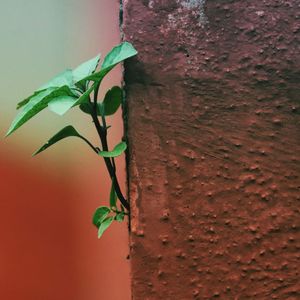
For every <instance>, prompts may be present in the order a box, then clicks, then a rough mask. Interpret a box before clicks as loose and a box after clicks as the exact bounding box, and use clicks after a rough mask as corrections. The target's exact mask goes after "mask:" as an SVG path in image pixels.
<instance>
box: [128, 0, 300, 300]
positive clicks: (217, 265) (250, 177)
mask: <svg viewBox="0 0 300 300" xmlns="http://www.w3.org/2000/svg"><path fill="white" fill-rule="evenodd" d="M299 18H300V9H299V1H298V0H287V1H276V0H265V1H262V0H251V1H247V0H245V1H225V0H224V1H213V0H211V1H196V0H194V1H192V0H190V1H188V0H186V1H179V0H178V1H171V0H158V1H147V0H144V1H142V0H125V1H124V23H123V25H124V33H125V38H126V39H127V40H129V41H131V42H133V44H134V45H135V46H136V48H137V49H138V51H139V56H138V59H137V60H133V61H131V63H127V65H126V67H127V68H126V74H125V75H126V77H125V79H126V83H127V100H128V102H127V103H128V105H127V108H128V111H127V118H128V122H127V123H128V124H127V126H128V138H129V145H130V153H129V161H130V163H129V188H130V190H129V192H130V198H131V203H132V223H131V226H132V234H131V261H132V277H133V279H132V280H133V283H132V284H133V298H134V299H135V300H140V299H178V300H181V299H193V298H195V299H214V298H218V297H219V298H220V299H299V297H300V283H299V278H300V276H299V265H300V262H299V259H300V254H299V253H300V252H299V250H300V243H299V237H300V235H299V228H300V222H299V221H300V218H299V200H300V191H299V185H300V182H299V173H300V164H299V151H300V133H299V129H300V126H299V125H300V117H299V88H300V84H299V82H300V71H299V70H300V69H299V66H300V61H299V33H300V23H299Z"/></svg>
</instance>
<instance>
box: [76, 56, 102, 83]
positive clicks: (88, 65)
mask: <svg viewBox="0 0 300 300" xmlns="http://www.w3.org/2000/svg"><path fill="white" fill-rule="evenodd" d="M99 60H100V54H99V55H97V56H96V57H94V58H92V59H90V60H88V61H86V62H84V63H82V64H81V65H80V66H78V67H77V68H76V69H74V70H73V80H74V82H75V84H76V85H79V86H80V87H83V86H84V84H85V81H84V80H83V81H82V79H84V78H85V77H87V76H89V75H91V74H92V73H93V72H95V70H96V68H97V66H98V63H99Z"/></svg>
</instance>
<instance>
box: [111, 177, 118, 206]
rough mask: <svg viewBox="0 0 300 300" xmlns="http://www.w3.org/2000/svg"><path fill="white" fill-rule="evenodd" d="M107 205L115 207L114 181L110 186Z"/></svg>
mask: <svg viewBox="0 0 300 300" xmlns="http://www.w3.org/2000/svg"><path fill="white" fill-rule="evenodd" d="M109 205H110V207H114V208H116V207H117V194H116V191H115V188H114V180H113V182H112V184H111V189H110V196H109Z"/></svg>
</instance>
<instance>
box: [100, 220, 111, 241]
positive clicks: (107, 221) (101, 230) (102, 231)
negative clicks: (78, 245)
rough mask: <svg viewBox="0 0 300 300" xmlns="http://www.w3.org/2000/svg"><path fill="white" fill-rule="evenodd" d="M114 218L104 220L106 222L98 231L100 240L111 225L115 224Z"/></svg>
mask: <svg viewBox="0 0 300 300" xmlns="http://www.w3.org/2000/svg"><path fill="white" fill-rule="evenodd" d="M113 220H114V217H108V218H106V219H104V221H103V222H102V223H101V224H100V226H99V229H98V239H100V238H101V236H102V235H103V233H104V231H105V230H106V229H107V228H108V227H109V226H110V224H111V223H112V222H113Z"/></svg>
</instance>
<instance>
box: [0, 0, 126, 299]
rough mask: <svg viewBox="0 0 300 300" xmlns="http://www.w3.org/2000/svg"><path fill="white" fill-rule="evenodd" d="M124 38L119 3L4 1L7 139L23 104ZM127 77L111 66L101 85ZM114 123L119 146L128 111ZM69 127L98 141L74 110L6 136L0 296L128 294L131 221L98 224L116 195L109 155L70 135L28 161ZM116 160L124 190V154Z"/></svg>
mask: <svg viewBox="0 0 300 300" xmlns="http://www.w3.org/2000/svg"><path fill="white" fill-rule="evenodd" d="M119 40H120V33H119V1H112V0H100V1H96V0H85V1H80V0H51V1H48V0H47V1H46V0H30V1H23V0H9V1H8V0H7V1H5V0H4V1H1V10H0V43H1V50H0V65H1V74H0V78H1V83H0V86H1V95H0V104H1V113H0V115H1V117H0V136H1V137H3V136H4V135H5V132H6V130H7V129H8V127H9V125H10V122H11V121H12V120H13V118H14V117H15V115H16V110H15V107H16V103H17V102H19V101H20V100H22V99H24V98H25V97H27V96H28V95H29V94H30V93H31V92H32V91H33V90H34V89H36V88H38V87H39V86H41V85H42V84H43V83H45V82H46V81H48V80H49V79H50V78H51V77H53V76H54V75H56V74H57V73H59V72H61V71H63V70H64V69H66V68H67V67H71V68H73V67H76V66H77V65H78V64H79V63H81V62H83V61H85V60H87V59H89V58H91V57H94V56H96V54H97V53H99V52H101V53H102V54H103V55H104V54H105V53H107V52H108V51H109V50H110V49H111V48H112V47H113V46H114V45H116V44H118V43H119ZM120 75H121V72H120V69H116V70H114V71H113V72H112V73H111V75H110V76H109V78H108V79H107V80H105V81H104V82H103V84H104V89H107V88H109V87H111V86H113V85H116V84H119V82H120V77H121V76H120ZM102 94H103V91H102ZM108 123H110V124H113V127H112V128H111V129H110V131H111V139H110V141H109V142H110V146H113V145H114V144H116V143H117V142H119V140H120V138H121V136H122V134H123V125H122V121H121V112H119V114H118V116H117V118H114V119H111V120H108ZM68 124H72V125H74V126H75V127H76V128H77V129H78V131H80V132H82V133H83V134H85V135H86V136H88V137H89V139H90V140H91V141H93V142H94V143H95V144H96V143H98V138H97V136H96V135H95V131H94V128H93V124H92V122H91V120H90V118H89V117H88V116H87V115H83V114H82V113H80V112H79V111H77V110H75V109H74V111H72V112H70V113H68V114H67V115H66V116H65V117H64V118H61V117H59V116H57V115H55V114H53V113H51V112H49V111H45V112H42V113H41V115H40V116H37V117H36V118H34V119H32V120H30V121H29V122H28V124H26V125H24V126H23V127H22V128H20V129H19V130H18V131H17V132H16V133H14V134H13V135H12V136H10V137H9V138H7V139H4V138H1V140H0V179H1V180H0V190H1V194H0V237H1V246H0V299H9V300H16V299H21V300H35V299H39V300H41V299H43V300H54V299H55V300H68V299H72V300H82V299H87V300H98V299H108V300H110V299H111V300H126V299H130V288H129V286H130V281H129V264H128V261H127V260H126V257H127V255H128V237H127V226H126V224H125V223H124V224H122V225H121V224H115V225H113V226H112V228H111V229H110V230H109V231H110V232H107V233H105V234H104V236H103V238H102V239H101V240H98V239H97V230H96V228H94V227H93V225H92V224H91V218H92V215H93V212H94V210H95V209H96V207H98V206H100V205H103V204H104V203H105V202H106V201H107V198H108V197H109V189H110V183H109V178H108V176H107V175H106V170H105V167H104V164H103V163H102V161H101V160H100V159H99V158H98V157H97V156H96V155H95V154H94V153H92V152H91V151H90V149H89V148H88V147H87V146H86V145H85V144H83V143H82V142H81V141H80V140H77V139H71V138H70V139H68V140H65V141H64V142H61V143H59V144H57V145H55V146H53V148H50V149H49V150H47V151H46V152H44V153H42V154H40V155H39V156H37V157H35V158H32V157H31V154H32V153H33V152H34V151H35V150H36V149H38V148H39V147H40V146H41V145H42V144H44V143H45V142H46V141H47V140H48V138H50V137H51V136H52V135H53V134H55V133H56V132H57V131H58V130H60V129H61V128H63V127H64V126H66V125H68ZM118 164H119V171H120V179H121V182H123V184H122V187H123V189H124V185H125V184H124V182H125V176H124V174H125V172H124V169H125V167H124V161H123V159H120V160H119V161H118Z"/></svg>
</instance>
